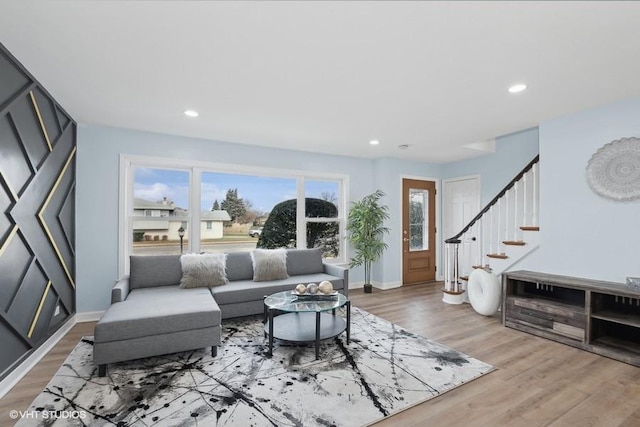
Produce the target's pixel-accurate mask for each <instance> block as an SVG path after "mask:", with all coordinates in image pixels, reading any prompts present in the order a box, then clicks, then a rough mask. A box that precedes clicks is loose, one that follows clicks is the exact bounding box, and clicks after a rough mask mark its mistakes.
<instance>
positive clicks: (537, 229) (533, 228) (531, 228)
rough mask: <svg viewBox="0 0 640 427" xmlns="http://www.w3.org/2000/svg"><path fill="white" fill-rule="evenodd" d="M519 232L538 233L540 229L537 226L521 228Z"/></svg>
mask: <svg viewBox="0 0 640 427" xmlns="http://www.w3.org/2000/svg"><path fill="white" fill-rule="evenodd" d="M520 230H522V231H540V227H537V226H535V227H534V226H522V227H520Z"/></svg>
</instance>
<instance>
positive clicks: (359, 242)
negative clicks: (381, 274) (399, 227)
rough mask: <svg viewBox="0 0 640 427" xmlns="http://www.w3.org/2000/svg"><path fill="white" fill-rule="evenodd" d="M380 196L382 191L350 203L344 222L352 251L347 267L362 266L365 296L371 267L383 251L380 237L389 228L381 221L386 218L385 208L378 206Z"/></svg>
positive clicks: (383, 243)
mask: <svg viewBox="0 0 640 427" xmlns="http://www.w3.org/2000/svg"><path fill="white" fill-rule="evenodd" d="M384 196H385V194H384V192H382V191H381V190H377V191H376V192H375V193H372V194H369V195H368V196H365V197H364V198H363V199H362V200H360V201H356V202H352V203H351V209H350V210H349V217H348V219H347V232H348V233H349V242H350V243H351V245H352V247H353V250H354V251H355V256H354V257H353V258H351V263H350V264H349V266H350V267H358V266H360V265H364V291H365V292H366V293H370V292H371V264H372V263H373V262H374V261H377V260H378V259H379V258H380V257H381V256H382V253H383V252H384V250H385V249H387V244H386V243H385V242H384V241H383V237H384V234H385V233H388V232H389V228H388V227H385V226H384V221H385V220H386V219H388V218H389V212H388V211H389V208H388V207H387V206H385V205H381V204H380V199H381V198H382V197H384Z"/></svg>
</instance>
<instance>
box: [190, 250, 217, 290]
mask: <svg viewBox="0 0 640 427" xmlns="http://www.w3.org/2000/svg"><path fill="white" fill-rule="evenodd" d="M226 259H227V255H226V254H186V255H182V256H181V257H180V264H182V279H181V280H180V287H181V288H183V289H188V288H210V287H212V286H220V285H226V284H227V283H229V281H228V280H227V273H226Z"/></svg>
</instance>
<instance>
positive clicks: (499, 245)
mask: <svg viewBox="0 0 640 427" xmlns="http://www.w3.org/2000/svg"><path fill="white" fill-rule="evenodd" d="M501 231H502V199H498V242H497V245H498V251H497V252H496V253H501V252H500V251H501V250H502V238H501V237H500V236H501V234H502V233H501Z"/></svg>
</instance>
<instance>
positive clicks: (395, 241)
mask: <svg viewBox="0 0 640 427" xmlns="http://www.w3.org/2000/svg"><path fill="white" fill-rule="evenodd" d="M442 167H443V165H440V164H432V163H422V162H410V161H404V160H398V159H378V160H375V161H374V176H375V178H374V182H375V188H376V189H380V190H382V191H384V192H385V193H386V195H387V196H386V197H385V198H384V200H383V203H384V204H386V205H387V206H389V212H390V219H389V220H388V221H387V222H386V224H385V225H386V226H387V227H389V235H388V236H385V242H386V243H387V245H389V248H388V249H387V251H386V252H385V253H384V257H383V258H382V260H381V261H380V262H378V263H376V265H375V266H374V268H373V280H374V282H376V285H378V284H382V285H383V287H387V288H388V287H393V286H400V285H401V283H400V282H401V279H402V237H403V236H402V178H412V179H424V180H435V181H439V177H440V175H441V168H442ZM437 204H439V202H437ZM437 227H438V229H440V228H441V227H440V224H439V223H438V225H437ZM441 237H442V236H436V238H437V239H440V238H441ZM436 262H438V261H436Z"/></svg>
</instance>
